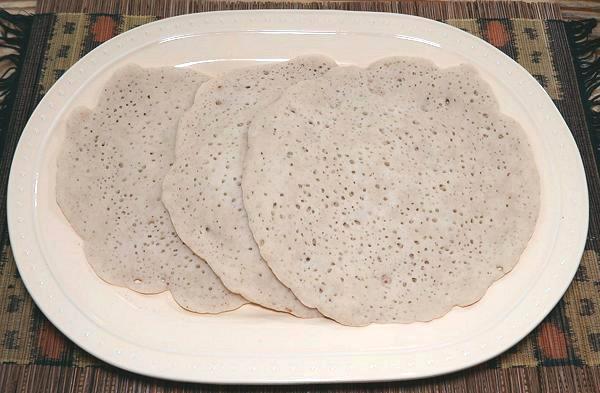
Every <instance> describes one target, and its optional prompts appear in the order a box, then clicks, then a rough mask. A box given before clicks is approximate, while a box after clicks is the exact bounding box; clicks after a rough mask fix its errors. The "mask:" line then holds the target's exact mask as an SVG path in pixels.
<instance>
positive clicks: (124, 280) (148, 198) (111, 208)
mask: <svg viewBox="0 0 600 393" xmlns="http://www.w3.org/2000/svg"><path fill="white" fill-rule="evenodd" d="M206 80H208V77H206V76H205V75H203V74H200V73H197V72H194V71H190V70H181V69H175V68H156V69H143V68H141V67H139V66H135V65H129V66H125V67H123V68H121V69H119V70H117V71H116V72H115V74H114V75H113V76H112V77H111V79H110V80H109V81H108V82H107V83H106V85H105V86H104V89H103V91H102V93H101V96H100V98H99V102H98V104H97V106H96V107H95V108H94V109H92V110H89V109H81V110H78V111H76V113H74V114H72V115H71V116H70V118H69V119H68V121H67V132H66V139H65V142H64V145H63V146H62V149H61V151H60V153H59V157H58V161H57V166H58V171H57V179H56V199H57V202H58V204H59V206H60V207H61V209H62V211H63V213H64V214H65V216H66V218H67V219H68V221H69V222H70V223H71V225H72V226H73V228H74V229H75V231H76V232H77V233H78V234H79V236H80V237H81V238H82V239H83V242H84V251H85V254H86V257H87V260H88V262H89V263H90V265H91V266H92V268H93V269H94V271H95V272H96V273H97V274H98V276H100V277H101V278H102V279H103V280H105V281H107V282H108V283H110V284H114V285H119V286H123V287H127V288H130V289H132V290H135V291H137V292H141V293H158V292H162V291H165V290H170V291H171V293H172V295H173V297H174V298H175V300H176V301H177V302H178V303H179V304H180V305H181V306H182V307H184V308H187V309H189V310H192V311H196V312H210V313H216V312H222V311H227V310H232V309H235V308H237V307H239V306H241V305H242V304H244V303H247V301H246V300H245V299H243V298H242V297H241V296H239V295H237V294H233V293H231V292H230V291H229V290H227V289H226V288H225V287H224V286H223V284H222V283H221V281H220V280H219V278H218V277H217V276H216V275H215V274H214V273H213V272H212V271H211V269H210V267H209V266H208V265H207V264H206V262H204V261H203V260H202V259H200V258H199V257H198V256H196V255H194V254H193V253H192V251H191V250H190V249H189V248H188V247H187V246H186V245H185V244H183V243H182V242H181V240H180V239H179V237H178V236H177V234H176V233H175V229H174V228H173V225H172V224H171V221H170V219H169V215H168V213H167V211H166V209H165V207H164V206H163V204H162V202H161V199H160V195H161V191H162V187H161V184H162V180H163V177H164V175H165V173H166V171H167V170H168V168H169V166H170V165H171V164H172V162H173V154H174V146H175V133H176V130H177V123H178V121H179V118H180V117H181V115H182V114H183V112H184V110H185V109H186V108H188V107H189V106H190V105H191V104H192V102H193V99H194V93H195V92H196V90H197V88H198V86H200V85H201V84H202V83H203V82H205V81H206Z"/></svg>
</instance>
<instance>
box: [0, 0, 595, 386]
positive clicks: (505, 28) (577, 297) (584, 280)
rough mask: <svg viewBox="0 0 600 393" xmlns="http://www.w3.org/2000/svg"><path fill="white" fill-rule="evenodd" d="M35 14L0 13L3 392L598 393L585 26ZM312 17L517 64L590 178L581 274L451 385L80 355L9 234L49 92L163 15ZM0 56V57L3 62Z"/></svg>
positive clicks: (432, 6)
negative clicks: (28, 130)
mask: <svg viewBox="0 0 600 393" xmlns="http://www.w3.org/2000/svg"><path fill="white" fill-rule="evenodd" d="M39 8H40V11H41V12H42V13H41V14H37V15H34V16H27V17H15V16H10V15H7V14H0V30H3V31H2V34H3V36H4V38H3V39H0V41H2V40H3V41H2V42H0V44H3V46H4V47H8V48H11V49H12V51H13V52H12V53H11V54H9V55H5V56H4V57H2V58H0V62H2V63H6V64H10V65H12V66H13V67H12V68H10V71H9V72H8V73H7V74H5V75H4V76H2V77H1V80H0V98H1V97H3V96H4V97H5V101H4V104H3V105H2V106H0V198H1V201H0V392H2V393H4V392H13V391H15V392H17V391H18V392H24V391H43V392H48V391H61V392H62V391H69V392H70V391H77V392H80V391H81V392H92V391H94V392H96V391H102V392H121V391H136V392H137V391H161V389H162V388H164V387H169V388H172V389H173V391H192V390H194V391H196V390H198V391H221V390H223V391H225V390H226V391H260V392H263V391H265V392H266V391H280V390H282V391H283V390H292V391H313V390H319V389H322V390H326V391H357V392H358V391H365V390H367V389H383V388H385V389H388V391H415V392H432V391H448V392H454V391H457V392H458V391H460V392H472V391H480V390H484V391H489V392H495V391H530V392H538V391H561V392H562V391H569V392H570V391H580V392H596V391H600V310H598V307H600V293H599V291H600V264H599V260H598V251H600V245H599V244H598V234H599V233H600V232H599V230H600V222H599V218H600V215H599V213H598V212H599V211H600V210H598V209H599V203H600V193H599V191H600V188H599V187H600V177H599V176H598V165H597V163H600V160H598V159H597V157H598V156H597V154H598V147H599V146H600V145H599V144H598V142H599V141H600V133H599V132H600V130H599V129H598V128H599V127H598V126H599V125H600V120H599V119H600V116H599V115H598V114H597V112H595V111H594V110H593V109H594V105H596V106H599V105H600V98H598V96H595V95H594V88H595V87H597V86H598V84H600V76H599V75H598V73H599V68H600V65H599V64H600V63H599V61H598V60H596V59H595V58H594V56H593V51H594V49H597V47H598V46H600V43H598V42H594V41H589V40H588V39H587V37H588V34H589V32H590V31H591V29H592V28H593V22H571V23H565V22H563V21H562V20H561V18H560V12H559V9H558V7H557V6H556V5H554V4H545V3H534V4H529V3H521V2H495V3H492V2H484V3H475V2H396V1H386V2H364V1H362V2H358V1H357V2H293V3H280V2H213V1H192V0H190V1H186V0H180V1H177V0H152V1H137V0H132V1H109V0H106V1H83V2H82V1H74V0H73V1H57V0H52V1H41V2H40V5H39ZM255 8H319V9H346V10H363V11H369V10H370V11H382V12H402V13H408V14H413V15H420V16H425V17H428V18H432V19H437V20H441V21H443V22H445V23H448V24H450V25H453V26H456V27H459V28H461V29H463V30H465V31H468V32H469V33H471V34H474V35H476V36H478V37H480V38H482V39H484V40H486V41H488V42H490V43H491V44H493V45H494V46H496V47H498V48H499V49H500V50H502V51H503V52H504V53H506V54H508V55H509V56H510V57H512V58H513V59H515V60H516V61H517V62H519V63H520V64H521V65H522V66H523V67H525V69H527V70H528V71H529V72H530V73H531V74H532V75H533V76H534V77H535V78H536V79H537V80H538V82H539V83H540V84H541V85H542V86H543V87H544V88H545V89H546V91H547V92H548V94H549V95H550V97H551V98H552V99H553V101H554V103H555V104H556V106H557V107H558V109H559V110H560V111H561V113H562V114H563V116H564V118H565V120H566V121H567V124H568V125H569V127H570V129H571V131H572V133H573V135H574V137H575V140H576V142H577V144H578V146H579V149H580V151H581V153H582V156H583V161H584V165H585V169H586V173H587V176H588V184H589V188H590V202H591V205H590V206H591V216H590V218H591V220H590V232H589V235H588V241H587V244H586V249H585V253H584V255H583V258H582V261H581V267H580V269H579V272H578V274H577V276H576V278H575V280H574V282H573V283H572V285H571V287H570V289H569V290H568V291H567V293H566V295H565V297H564V298H563V300H562V301H561V302H560V304H559V305H558V306H557V307H556V308H555V309H554V310H553V311H552V313H551V314H550V315H549V316H548V317H547V318H546V319H545V320H544V322H542V323H541V324H540V325H539V326H538V328H537V329H536V330H535V331H534V332H532V333H531V334H530V335H528V336H527V337H526V338H525V339H524V340H522V341H521V342H520V343H519V344H518V345H516V346H515V347H514V348H512V349H510V350H509V351H508V352H506V353H505V354H503V355H501V356H499V357H498V358H495V359H493V360H491V361H489V362H487V363H485V364H483V365H480V366H478V367H475V368H472V369H470V370H466V371H463V372H460V373H455V374H452V375H449V376H444V377H439V378H434V379H429V380H423V381H413V382H404V383H386V384H378V385H357V384H353V385H331V386H326V387H294V388H293V389H292V388H290V387H286V388H282V387H279V388H278V387H253V388H239V387H238V388H234V387H229V388H222V387H210V386H201V385H185V384H176V383H171V382H165V381H157V380H152V379H149V378H144V377H140V376H137V375H133V374H130V373H126V372H123V371H121V370H116V369H114V368H112V367H110V366H108V365H105V364H104V363H102V362H101V361H99V360H97V359H95V358H93V357H92V356H90V355H88V354H87V353H85V352H84V351H83V350H81V349H79V348H78V347H77V346H76V345H74V344H73V343H72V342H70V341H69V340H68V339H66V338H65V337H64V336H63V335H62V334H61V333H60V332H58V331H57V330H56V328H54V327H53V326H52V325H51V324H50V323H49V322H48V321H47V319H46V318H45V317H44V316H43V315H42V314H41V312H40V311H39V310H38V309H37V307H36V306H35V304H34V303H33V302H32V300H31V298H30V297H29V295H28V294H27V291H26V290H25V288H24V286H23V283H22V281H21V280H20V278H19V275H18V272H17V270H16V266H15V263H14V260H13V256H12V253H11V249H10V244H9V241H8V233H7V228H6V210H5V209H6V204H5V202H6V201H5V197H6V183H7V178H8V173H9V167H10V162H11V159H12V155H13V153H14V149H15V146H16V143H17V141H18V138H19V136H20V134H21V132H22V130H23V127H24V126H25V124H26V122H27V119H28V117H29V115H30V114H31V112H32V111H33V109H34V108H35V106H36V104H37V103H38V102H39V100H40V99H41V98H42V97H43V95H44V93H45V92H46V91H48V89H49V88H50V86H52V84H53V83H54V82H55V81H56V80H57V79H58V78H59V77H60V76H61V75H62V73H64V72H65V71H66V70H67V69H68V68H69V67H70V66H71V65H72V64H74V63H75V62H76V61H77V60H78V59H79V58H81V57H82V56H83V55H84V54H85V53H87V52H88V51H90V50H91V49H93V48H94V47H96V46H97V45H99V44H101V43H102V42H104V41H106V40H108V39H110V38H112V37H114V36H115V35H117V34H119V33H121V32H123V31H126V30H129V29H131V28H133V27H136V26H138V25H141V24H144V23H147V22H151V21H153V20H156V19H158V18H161V17H166V16H171V15H176V14H181V13H187V12H202V11H209V10H220V9H255ZM0 53H2V52H0Z"/></svg>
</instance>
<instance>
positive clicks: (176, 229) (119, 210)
mask: <svg viewBox="0 0 600 393" xmlns="http://www.w3.org/2000/svg"><path fill="white" fill-rule="evenodd" d="M57 165H58V174H57V187H56V190H57V191H56V192H57V201H58V204H59V206H60V207H61V209H62V211H63V212H64V214H65V216H66V218H67V219H68V221H69V222H70V223H71V225H72V227H73V228H74V229H75V231H76V232H77V233H78V234H79V236H80V237H81V238H82V239H83V244H84V250H85V254H86V256H87V260H88V262H89V263H90V265H91V266H92V268H93V269H94V271H95V272H96V273H97V274H98V276H99V277H100V278H102V279H103V280H105V281H106V282H108V283H110V284H114V285H118V286H123V287H127V288H130V289H132V290H134V291H137V292H141V293H158V292H163V291H167V290H168V291H170V292H171V294H172V295H173V297H174V299H175V300H176V301H177V302H178V303H179V304H180V305H181V306H182V307H184V308H186V309H188V310H191V311H195V312H199V313H220V312H224V311H229V310H233V309H236V308H238V307H240V306H242V305H243V304H245V303H254V304H257V305H260V306H263V307H265V308H268V309H272V310H275V311H280V312H286V313H290V314H293V315H295V316H297V317H302V318H314V317H320V316H325V317H328V318H330V319H333V320H335V321H337V322H340V323H342V324H345V325H352V326H362V325H367V324H369V323H392V322H403V323H408V322H413V321H429V320H431V319H434V318H437V317H440V316H443V315H444V314H445V313H447V312H448V311H449V310H450V309H451V308H452V307H453V306H457V305H458V306H464V305H469V304H471V303H473V302H476V301H477V300H478V299H480V298H481V297H482V296H483V294H484V293H485V291H486V290H487V288H488V287H489V286H490V285H491V284H492V283H493V282H494V281H495V280H498V279H499V278H500V277H502V276H503V275H505V274H506V273H508V272H509V271H510V270H511V269H512V268H513V267H514V266H515V264H516V263H517V262H518V261H519V258H520V256H521V254H522V253H523V251H524V250H525V248H526V247H527V243H528V241H529V239H530V238H531V236H532V233H533V231H534V228H535V224H536V220H537V216H538V210H539V197H540V185H539V176H538V173H537V169H536V167H535V163H534V160H533V154H532V152H531V148H530V146H529V143H528V141H527V137H526V134H525V132H524V131H523V129H522V128H521V127H520V125H519V124H517V123H516V122H515V121H514V120H513V119H511V118H509V117H507V116H506V115H504V114H502V113H501V111H500V109H499V107H498V103H497V99H496V98H495V97H494V94H493V92H492V90H491V89H490V87H489V86H488V85H487V84H486V83H485V82H484V81H483V80H482V79H481V78H480V77H479V75H478V73H477V71H476V70H475V69H473V68H471V67H470V66H467V65H461V66H457V67H452V68H446V69H441V68H439V67H437V66H435V65H434V64H433V63H431V62H429V61H427V60H424V59H418V58H401V57H395V58H387V59H383V60H380V61H378V62H376V63H373V64H372V65H371V66H369V67H367V68H358V67H338V66H337V64H336V63H335V62H334V61H333V60H331V59H328V58H325V57H322V56H304V57H299V58H295V59H293V60H290V61H288V62H283V63H275V64H268V65H261V66H255V67H251V68H244V69H238V70H234V71H232V72H229V73H225V74H223V75H217V76H214V77H212V78H211V77H208V76H206V75H203V74H201V73H198V72H195V71H193V70H188V69H181V68H154V69H145V68H141V67H139V66H135V65H129V66H126V67H124V68H122V69H119V70H118V71H117V72H115V74H114V75H113V76H112V78H111V79H110V80H109V81H108V82H107V84H106V85H105V87H104V89H103V91H102V93H101V95H100V98H99V101H98V104H97V106H96V107H95V108H91V109H88V108H82V109H80V110H78V111H76V112H75V113H73V114H71V115H70V117H69V119H68V122H67V136H66V139H65V142H64V145H63V147H62V150H61V153H60V156H59V158H58V163H57Z"/></svg>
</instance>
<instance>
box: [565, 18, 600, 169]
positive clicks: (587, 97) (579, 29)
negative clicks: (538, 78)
mask: <svg viewBox="0 0 600 393" xmlns="http://www.w3.org/2000/svg"><path fill="white" fill-rule="evenodd" d="M596 24H597V21H596V20H595V19H587V20H582V21H571V22H566V23H565V30H566V32H567V37H568V39H569V46H570V47H571V53H572V54H573V63H574V65H575V71H576V74H577V81H578V83H579V91H580V94H581V102H582V103H583V107H584V109H585V114H586V117H587V122H588V127H589V128H590V138H591V140H592V144H593V146H594V153H595V156H596V157H595V158H596V164H597V165H598V167H599V168H600V152H599V151H598V148H600V38H594V39H592V38H590V34H591V33H592V30H593V29H594V27H596Z"/></svg>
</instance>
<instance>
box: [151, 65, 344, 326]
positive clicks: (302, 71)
mask: <svg viewBox="0 0 600 393" xmlns="http://www.w3.org/2000/svg"><path fill="white" fill-rule="evenodd" d="M335 65H336V64H335V62H334V61H332V60H330V59H328V58H325V57H322V56H305V57H298V58H296V59H293V60H291V61H288V62H285V63H276V64H269V65H262V66H255V67H249V68H245V69H239V70H234V71H232V72H230V73H227V74H225V75H222V76H220V77H217V78H215V79H213V80H211V81H209V82H207V83H205V84H204V85H202V87H201V88H200V89H199V90H198V92H197V94H196V98H195V102H194V105H193V106H192V108H190V109H189V110H188V111H187V112H186V114H185V115H184V117H183V118H182V121H181V124H180V126H179V130H178V133H177V145H176V153H175V156H176V160H175V163H174V165H173V167H172V168H171V170H170V171H169V173H168V174H167V176H166V178H165V180H164V183H163V195H162V198H163V202H164V203H165V205H166V206H167V209H168V210H169V213H170V215H171V218H172V220H173V223H174V225H175V228H176V229H177V233H178V234H179V236H180V237H181V238H182V239H183V241H184V242H185V243H186V244H187V245H188V246H189V247H190V248H191V249H192V250H193V251H194V252H195V253H196V254H198V255H200V256H201V257H202V258H204V259H205V260H206V261H207V262H208V263H209V265H210V266H211V268H212V269H213V270H214V271H215V273H217V275H218V276H219V277H220V278H221V280H222V281H223V283H224V284H225V285H226V286H227V287H228V288H229V289H230V290H231V291H233V292H236V293H240V294H242V295H243V296H244V297H245V298H247V299H248V300H250V301H252V302H255V303H257V304H260V305H262V306H264V307H267V308H270V309H274V310H279V311H287V312H290V313H292V314H294V315H297V316H300V317H315V316H318V315H320V314H319V313H318V312H317V311H316V310H313V309H309V308H307V307H305V306H304V305H303V304H302V303H301V302H299V301H298V299H296V297H295V296H294V295H293V294H292V292H291V291H290V290H289V289H288V288H287V287H285V286H284V285H282V284H281V282H279V280H277V278H276V277H275V276H274V275H273V273H272V272H271V270H270V269H269V267H268V266H267V265H266V264H265V262H264V261H263V260H262V258H261V257H260V253H259V251H258V248H257V246H256V243H255V242H254V239H253V237H252V234H251V233H250V229H249V228H248V221H247V218H246V212H245V210H244V206H243V198H242V189H241V176H242V163H243V156H244V153H245V151H246V140H247V134H246V129H247V126H248V124H249V123H250V122H251V120H252V118H253V117H254V116H255V114H256V113H258V112H259V111H261V110H262V109H264V108H266V107H267V106H268V105H270V104H271V103H272V102H273V101H274V100H275V99H276V98H277V97H279V95H280V94H281V92H282V91H283V90H284V89H286V88H288V87H289V86H291V85H293V84H295V83H297V82H299V81H302V80H306V79H314V78H316V77H319V76H322V75H323V74H324V73H325V72H327V71H328V70H329V69H330V68H332V67H334V66H335Z"/></svg>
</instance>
